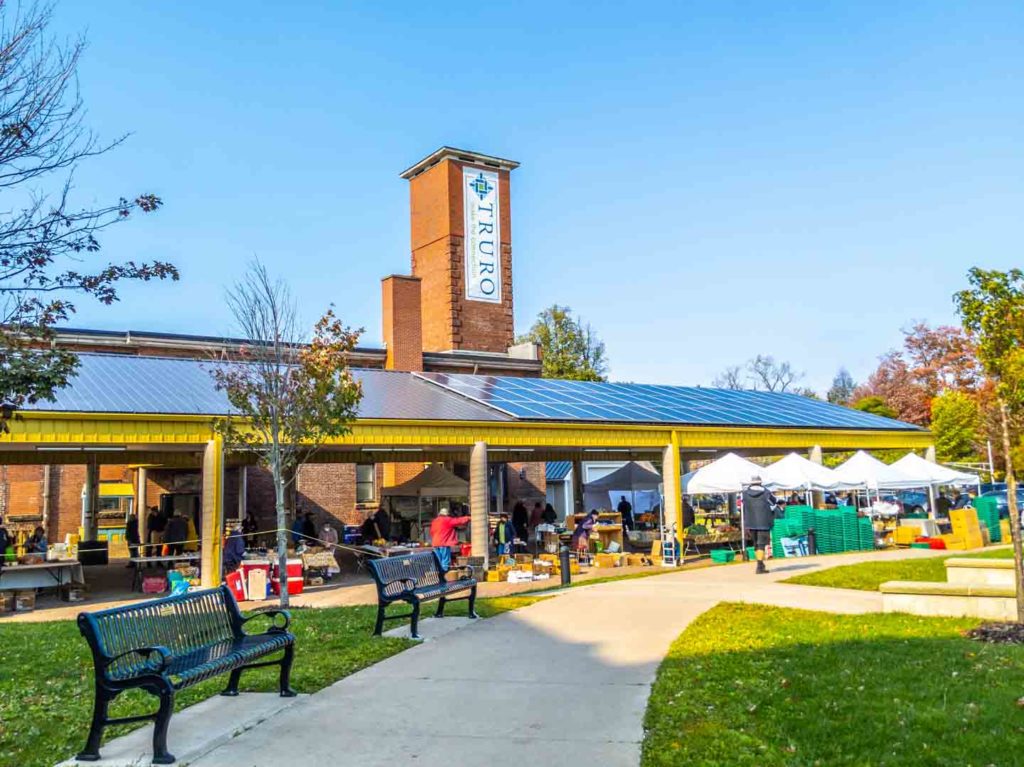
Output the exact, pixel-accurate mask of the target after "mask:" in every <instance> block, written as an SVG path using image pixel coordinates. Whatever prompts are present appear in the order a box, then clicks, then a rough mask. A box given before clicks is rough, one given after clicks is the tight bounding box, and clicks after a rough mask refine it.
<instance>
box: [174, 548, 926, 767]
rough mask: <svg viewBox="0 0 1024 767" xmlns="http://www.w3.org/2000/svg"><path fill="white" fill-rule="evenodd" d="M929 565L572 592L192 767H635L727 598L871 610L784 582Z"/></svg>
mask: <svg viewBox="0 0 1024 767" xmlns="http://www.w3.org/2000/svg"><path fill="white" fill-rule="evenodd" d="M932 555H933V554H932V553H931V552H926V551H917V550H914V551H899V552H891V553H881V554H879V553H870V554H863V555H857V554H851V555H846V556H842V557H836V556H833V557H821V558H808V559H801V560H799V561H792V560H790V561H784V562H783V561H780V562H778V563H777V564H775V563H771V564H772V565H773V567H772V573H771V574H769V575H767V576H754V575H753V565H752V564H744V565H731V566H722V567H714V568H704V569H700V570H693V571H689V572H679V573H671V574H667V575H663V576H659V577H652V578H643V579H639V580H628V581H619V582H613V583H606V584H600V585H595V586H590V587H585V588H577V589H571V590H568V591H565V592H562V593H561V594H560V595H559V596H558V597H557V598H555V599H550V600H548V601H545V602H541V603H539V604H536V605H533V606H531V607H528V608H525V609H522V610H517V611H515V612H511V613H506V614H503V615H500V616H498V617H496V618H492V619H490V620H486V621H479V622H472V623H471V624H470V625H469V626H467V627H465V628H462V629H461V630H458V631H454V632H452V633H449V634H447V635H446V636H441V637H439V638H437V639H436V640H434V641H431V642H427V643H424V644H422V645H419V646H417V647H415V648H413V649H411V650H408V651H407V652H404V653H401V654H399V655H396V656H394V657H392V658H389V659H388V660H385V661H383V662H381V663H378V664H377V665H375V666H372V667H371V668H368V669H366V670H364V671H361V672H359V673H357V674H353V675H352V676H350V677H347V678H345V679H342V680H341V681H339V682H337V683H336V684H334V685H332V686H331V687H329V688H327V689H325V690H322V691H321V692H319V693H316V694H315V695H311V696H309V697H308V698H307V699H305V700H303V701H302V702H301V703H300V704H297V705H295V706H292V707H291V708H289V709H286V710H284V711H282V712H280V713H279V714H277V715H275V716H273V717H272V718H270V719H268V720H267V721H265V722H263V723H262V724H261V725H260V726H259V727H257V728H254V729H251V730H248V731H246V732H244V733H242V734H240V735H239V736H238V737H236V738H233V739H232V740H230V741H229V742H227V743H225V744H223V745H221V746H219V747H218V748H217V749H215V750H213V751H211V752H210V753H208V754H207V755H206V756H204V757H203V758H201V759H199V760H198V761H196V762H195V763H194V764H196V765H199V766H201V767H215V766H217V767H219V766H220V765H224V766H225V767H227V766H228V765H231V766H232V767H248V766H256V765H267V766H268V767H271V766H273V767H277V766H278V765H281V764H303V763H305V764H329V763H333V764H338V765H359V767H375V766H376V765H382V766H383V765H389V766H393V765H396V764H416V765H420V766H421V767H435V766H436V767H441V766H442V765H443V766H444V767H448V765H450V764H452V763H460V764H483V763H486V764H488V765H492V766H493V767H504V765H509V766H512V765H515V766H516V767H521V765H523V764H527V765H549V764H557V763H563V762H565V761H566V760H567V759H571V760H572V761H574V762H578V763H581V764H587V763H591V764H600V765H602V766H603V767H614V766H616V765H623V766H624V767H625V766H626V765H629V766H630V767H634V766H635V765H637V764H638V763H639V755H640V742H641V740H642V738H643V730H642V719H643V714H644V709H645V707H646V703H647V696H648V692H649V690H650V685H651V682H652V681H653V679H654V674H655V671H656V670H657V667H658V664H659V663H660V662H661V659H662V658H663V657H664V656H665V653H666V651H667V650H668V647H669V645H670V643H671V642H672V641H673V640H675V638H676V637H677V636H679V634H680V632H681V631H682V630H683V629H684V628H686V626H687V624H689V623H690V621H692V620H693V619H694V618H696V617H697V616H698V615H700V614H701V613H702V612H704V611H705V610H707V609H709V608H711V607H713V606H714V605H715V604H717V603H718V602H720V601H722V600H730V601H746V602H757V603H764V604H774V605H781V606H787V607H803V608H807V609H814V610H825V611H831V612H846V613H863V612H871V611H876V610H880V609H881V600H880V598H879V595H878V594H875V593H871V592H862V591H846V590H837V589H821V588H814V587H805V586H791V585H785V584H778V583H777V582H776V581H778V580H781V579H783V578H787V577H789V576H791V575H794V574H796V573H798V572H810V571H812V570H817V569H823V568H824V567H834V566H836V565H840V564H852V563H855V562H859V561H863V560H867V559H871V560H873V561H878V560H881V559H889V558H901V559H902V558H906V557H918V556H932ZM303 651H306V652H315V651H316V649H315V648H301V649H300V650H299V652H300V653H301V652H303ZM300 662H301V661H300Z"/></svg>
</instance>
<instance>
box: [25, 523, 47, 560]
mask: <svg viewBox="0 0 1024 767" xmlns="http://www.w3.org/2000/svg"><path fill="white" fill-rule="evenodd" d="M46 548H47V543H46V531H45V530H43V528H42V527H37V528H36V529H35V530H34V531H32V535H31V536H29V539H28V540H27V541H25V553H26V554H42V555H43V556H46Z"/></svg>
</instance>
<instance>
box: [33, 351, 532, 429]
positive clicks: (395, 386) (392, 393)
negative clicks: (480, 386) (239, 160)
mask: <svg viewBox="0 0 1024 767" xmlns="http://www.w3.org/2000/svg"><path fill="white" fill-rule="evenodd" d="M78 358H79V360H80V362H81V364H80V365H79V368H78V371H77V373H76V374H75V376H74V377H73V378H72V379H71V382H70V383H69V385H68V386H67V387H66V388H64V389H61V390H59V391H58V392H57V396H56V399H55V401H54V402H37V403H35V404H33V405H26V406H25V407H24V408H23V409H24V410H35V411H53V412H57V411H59V412H80V413H90V412H96V413H164V414H171V415H227V414H229V413H231V412H232V408H231V405H230V404H229V402H228V399H227V396H226V395H225V394H224V392H222V391H218V390H217V388H216V386H215V385H214V382H213V378H212V376H211V374H210V373H211V370H212V369H213V368H215V367H217V366H218V365H220V364H223V363H219V362H216V361H209V362H204V361H202V360H194V359H188V358H176V357H139V356H135V355H125V354H97V353H80V354H79V355H78ZM353 374H354V375H355V377H356V379H357V380H358V381H359V382H360V383H362V385H363V399H362V401H361V402H360V403H359V418H362V419H387V420H417V421H420V420H441V421H508V420H512V419H511V418H510V417H509V416H508V415H506V414H504V413H502V412H500V411H498V410H494V409H493V408H488V407H486V406H484V405H480V404H479V403H476V402H473V401H472V400H468V399H466V398H465V397H460V396H459V395H457V394H453V393H451V392H448V391H445V390H444V389H442V388H440V387H438V386H435V385H433V384H431V383H428V382H426V381H423V380H420V379H417V378H415V377H413V376H411V375H409V374H408V373H399V372H394V371H387V370H364V369H358V370H353Z"/></svg>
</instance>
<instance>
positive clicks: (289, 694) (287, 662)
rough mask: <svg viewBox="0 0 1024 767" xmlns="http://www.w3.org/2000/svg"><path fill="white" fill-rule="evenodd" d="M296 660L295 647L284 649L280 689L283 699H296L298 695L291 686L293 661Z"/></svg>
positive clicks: (289, 646) (290, 646)
mask: <svg viewBox="0 0 1024 767" xmlns="http://www.w3.org/2000/svg"><path fill="white" fill-rule="evenodd" d="M294 659H295V645H291V644H290V645H288V646H287V647H285V648H284V657H283V658H281V679H280V683H279V687H280V690H281V697H282V698H294V697H295V695H296V693H295V690H293V689H292V686H291V677H292V661H293V660H294Z"/></svg>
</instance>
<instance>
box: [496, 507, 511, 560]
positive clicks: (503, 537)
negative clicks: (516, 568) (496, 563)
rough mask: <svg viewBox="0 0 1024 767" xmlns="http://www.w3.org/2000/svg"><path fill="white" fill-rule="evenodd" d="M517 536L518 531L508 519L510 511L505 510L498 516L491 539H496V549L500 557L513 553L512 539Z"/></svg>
mask: <svg viewBox="0 0 1024 767" xmlns="http://www.w3.org/2000/svg"><path fill="white" fill-rule="evenodd" d="M515 537H516V531H515V529H514V528H513V527H512V523H511V522H509V521H508V512H506V511H503V512H501V514H500V515H499V516H498V524H497V525H495V526H494V533H493V534H492V535H491V540H493V541H494V551H495V553H496V554H497V555H498V556H499V557H500V556H503V555H505V554H511V553H512V541H513V540H514V539H515Z"/></svg>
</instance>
